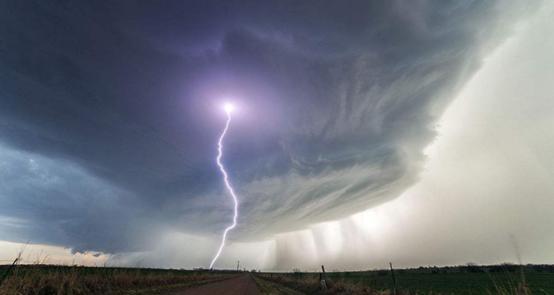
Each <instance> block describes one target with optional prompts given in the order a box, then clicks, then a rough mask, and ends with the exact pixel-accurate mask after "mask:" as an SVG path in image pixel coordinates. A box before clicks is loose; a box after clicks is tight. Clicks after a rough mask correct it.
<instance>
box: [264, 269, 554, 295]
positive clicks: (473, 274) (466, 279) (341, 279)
mask: <svg viewBox="0 0 554 295" xmlns="http://www.w3.org/2000/svg"><path fill="white" fill-rule="evenodd" d="M260 276H262V277H263V278H265V279H268V280H271V281H274V282H279V283H282V284H285V285H288V286H291V287H294V288H297V289H303V291H304V292H305V293H312V292H313V291H312V290H313V288H317V286H316V287H313V288H312V287H310V285H311V286H315V285H316V284H317V283H318V282H319V276H320V274H319V273H301V272H295V273H264V274H260ZM326 276H327V278H328V280H330V281H331V282H332V283H334V284H336V285H340V286H341V288H346V289H349V292H350V291H352V292H357V291H356V290H373V291H380V290H392V289H393V288H394V284H393V280H392V274H391V272H390V271H389V270H377V271H360V272H330V273H327V274H326ZM395 277H396V288H397V289H398V290H400V291H403V293H409V294H416V293H417V294H524V292H522V291H521V289H522V287H525V288H524V289H525V290H526V292H528V293H532V294H554V269H553V268H552V267H551V266H531V265H530V266H524V267H519V266H517V267H516V266H512V265H510V266H488V267H446V268H419V269H400V270H395ZM518 289H520V290H519V293H518ZM360 292H362V291H360Z"/></svg>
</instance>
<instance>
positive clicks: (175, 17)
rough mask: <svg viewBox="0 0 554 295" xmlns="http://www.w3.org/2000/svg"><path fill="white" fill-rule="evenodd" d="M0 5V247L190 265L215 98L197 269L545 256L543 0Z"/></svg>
mask: <svg viewBox="0 0 554 295" xmlns="http://www.w3.org/2000/svg"><path fill="white" fill-rule="evenodd" d="M0 5H1V6H2V7H1V8H0V14H1V17H0V19H1V20H0V22H1V25H0V240H1V241H3V242H0V247H1V248H2V250H4V251H2V252H3V254H0V262H1V261H8V260H9V259H10V258H11V257H13V256H14V255H15V253H16V252H17V251H19V250H21V248H22V247H24V246H23V245H24V244H25V243H28V245H27V246H26V247H25V252H26V253H27V254H26V255H27V256H25V257H27V258H26V259H27V260H28V261H33V260H36V259H38V258H36V257H41V256H48V257H47V259H48V260H49V261H51V262H59V263H71V262H73V261H77V262H78V263H82V264H106V263H107V264H110V265H131V266H156V267H198V266H207V264H208V263H209V261H210V260H211V257H212V256H213V254H215V251H216V248H217V243H218V239H219V236H220V234H221V232H222V230H223V229H224V228H225V226H226V225H228V224H229V222H230V221H231V218H232V202H231V201H230V199H229V198H228V196H227V195H226V191H225V188H224V186H223V182H222V180H221V175H220V174H219V171H218V169H217V166H216V163H215V156H216V154H217V150H216V148H217V146H216V144H217V137H218V135H219V132H221V129H222V127H223V126H224V124H225V114H224V113H222V111H221V105H222V104H223V103H225V102H227V101H232V102H233V103H234V104H235V105H236V108H237V110H236V112H234V113H233V122H232V125H231V127H230V129H229V133H228V135H227V136H228V137H226V141H225V155H224V162H225V164H226V167H227V169H228V171H229V173H230V178H231V181H232V183H233V185H234V187H235V188H236V191H237V193H238V195H239V198H240V216H239V219H238V226H237V228H236V229H234V230H233V231H232V232H231V233H230V235H229V239H230V243H229V245H228V247H226V248H225V250H224V252H223V254H222V257H221V259H220V262H219V263H218V265H216V266H219V267H229V268H232V267H233V266H235V264H236V260H241V261H242V263H243V265H244V266H245V267H249V268H261V269H267V270H270V269H271V270H291V269H292V268H300V269H314V270H315V269H317V267H318V266H319V265H321V264H325V265H327V268H328V269H341V270H344V269H369V268H379V267H385V266H386V264H387V263H388V261H393V262H394V263H395V265H399V266H418V265H451V264H464V263H468V262H476V263H499V262H504V261H517V260H518V259H520V260H523V261H525V262H533V263H554V256H552V254H551V253H549V251H548V249H552V246H554V238H552V237H554V235H553V234H554V232H553V230H552V228H554V217H551V215H552V214H550V212H551V211H552V210H551V208H554V199H553V198H552V196H553V193H554V185H553V184H552V181H551V179H552V176H554V162H553V160H552V159H554V157H552V156H553V155H552V151H553V150H554V130H553V129H552V128H551V126H554V119H553V118H554V100H552V97H551V93H552V90H553V89H552V88H553V87H554V86H552V85H551V84H552V83H551V82H550V81H553V79H554V60H553V58H552V56H551V54H549V53H550V52H553V51H554V40H552V37H550V36H554V23H553V21H552V17H551V16H552V14H553V13H554V9H553V7H554V6H553V5H551V4H548V3H541V2H538V1H537V2H528V3H525V4H523V3H517V2H508V1H499V2H495V1H488V2H484V1H483V2H480V1H467V2H455V1H452V2H447V1H409V2H403V1H371V2H369V1H359V2H358V1H351V2H349V5H344V3H343V2H339V1H323V2H322V1H313V2H312V1H303V2H297V1H291V2H288V1H275V2H272V1H252V2H247V1H227V2H225V3H218V2H215V1H214V2H211V1H167V2H164V4H163V5H162V4H160V3H154V2H146V1H143V2H141V1H114V2H104V3H74V2H57V3H54V2H48V3H47V2H45V3H31V2H25V1H17V2H16V1H12V2H10V1H6V2H4V3H2V4H0ZM316 7H317V9H316ZM518 257H519V258H518Z"/></svg>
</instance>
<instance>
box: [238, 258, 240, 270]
mask: <svg viewBox="0 0 554 295" xmlns="http://www.w3.org/2000/svg"><path fill="white" fill-rule="evenodd" d="M239 267H240V260H237V272H238V271H239V269H240V268H239Z"/></svg>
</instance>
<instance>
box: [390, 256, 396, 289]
mask: <svg viewBox="0 0 554 295" xmlns="http://www.w3.org/2000/svg"><path fill="white" fill-rule="evenodd" d="M389 265H390V272H391V274H392V288H393V289H392V294H394V295H396V276H395V275H394V269H393V268H392V262H389Z"/></svg>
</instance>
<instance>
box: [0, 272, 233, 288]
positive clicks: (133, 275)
mask: <svg viewBox="0 0 554 295" xmlns="http://www.w3.org/2000/svg"><path fill="white" fill-rule="evenodd" d="M8 270H9V272H8ZM236 275H237V274H236V272H224V271H191V270H165V269H144V268H113V267H80V266H53V265H18V266H17V267H15V268H11V267H10V266H0V281H1V284H0V295H8V294H9V295H13V294H44V295H47V294H162V293H164V292H167V291H170V290H171V289H174V288H185V287H189V286H195V285H201V284H206V283H211V282H216V281H219V280H222V279H227V278H230V277H234V276H236Z"/></svg>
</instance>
